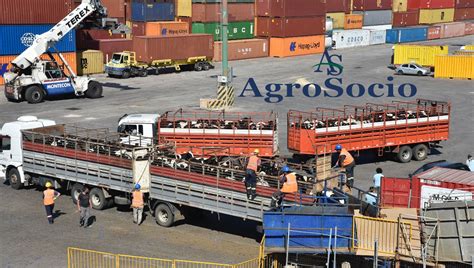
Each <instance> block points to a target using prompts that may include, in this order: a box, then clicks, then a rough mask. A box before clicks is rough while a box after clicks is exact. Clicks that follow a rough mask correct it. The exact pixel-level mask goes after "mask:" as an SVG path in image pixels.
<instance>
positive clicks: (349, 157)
mask: <svg viewBox="0 0 474 268" xmlns="http://www.w3.org/2000/svg"><path fill="white" fill-rule="evenodd" d="M341 155H345V156H346V158H344V162H342V167H347V166H348V165H350V164H352V162H354V157H352V155H351V154H350V153H349V152H348V151H347V150H346V149H344V148H343V149H342V150H341V154H340V155H339V156H341ZM339 164H341V163H339Z"/></svg>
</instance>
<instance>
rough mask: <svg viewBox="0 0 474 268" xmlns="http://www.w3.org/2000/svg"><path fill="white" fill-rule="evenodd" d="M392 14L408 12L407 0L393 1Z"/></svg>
mask: <svg viewBox="0 0 474 268" xmlns="http://www.w3.org/2000/svg"><path fill="white" fill-rule="evenodd" d="M392 11H393V12H406V11H408V3H407V0H393V2H392Z"/></svg>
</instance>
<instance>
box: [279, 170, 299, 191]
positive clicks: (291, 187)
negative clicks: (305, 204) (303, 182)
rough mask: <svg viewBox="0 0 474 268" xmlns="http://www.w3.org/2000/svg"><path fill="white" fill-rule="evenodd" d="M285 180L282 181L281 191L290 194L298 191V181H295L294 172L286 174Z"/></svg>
mask: <svg viewBox="0 0 474 268" xmlns="http://www.w3.org/2000/svg"><path fill="white" fill-rule="evenodd" d="M285 176H286V182H285V183H283V187H281V191H282V192H283V193H287V194H292V193H296V192H298V182H297V181H296V175H295V173H289V174H286V175H285Z"/></svg>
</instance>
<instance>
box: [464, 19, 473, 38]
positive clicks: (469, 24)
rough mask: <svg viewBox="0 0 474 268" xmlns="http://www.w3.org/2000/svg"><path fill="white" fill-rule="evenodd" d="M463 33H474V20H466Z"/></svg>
mask: <svg viewBox="0 0 474 268" xmlns="http://www.w3.org/2000/svg"><path fill="white" fill-rule="evenodd" d="M464 34H465V35H470V34H474V22H467V21H466V23H465V27H464Z"/></svg>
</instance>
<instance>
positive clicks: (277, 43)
mask: <svg viewBox="0 0 474 268" xmlns="http://www.w3.org/2000/svg"><path fill="white" fill-rule="evenodd" d="M256 11H257V12H256V13H257V14H256V15H257V17H256V26H257V27H256V35H257V36H259V37H268V38H270V56H274V57H287V56H296V55H307V54H315V53H322V52H323V51H324V43H325V38H324V33H325V28H326V1H325V0H282V1H272V0H257V1H256Z"/></svg>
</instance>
